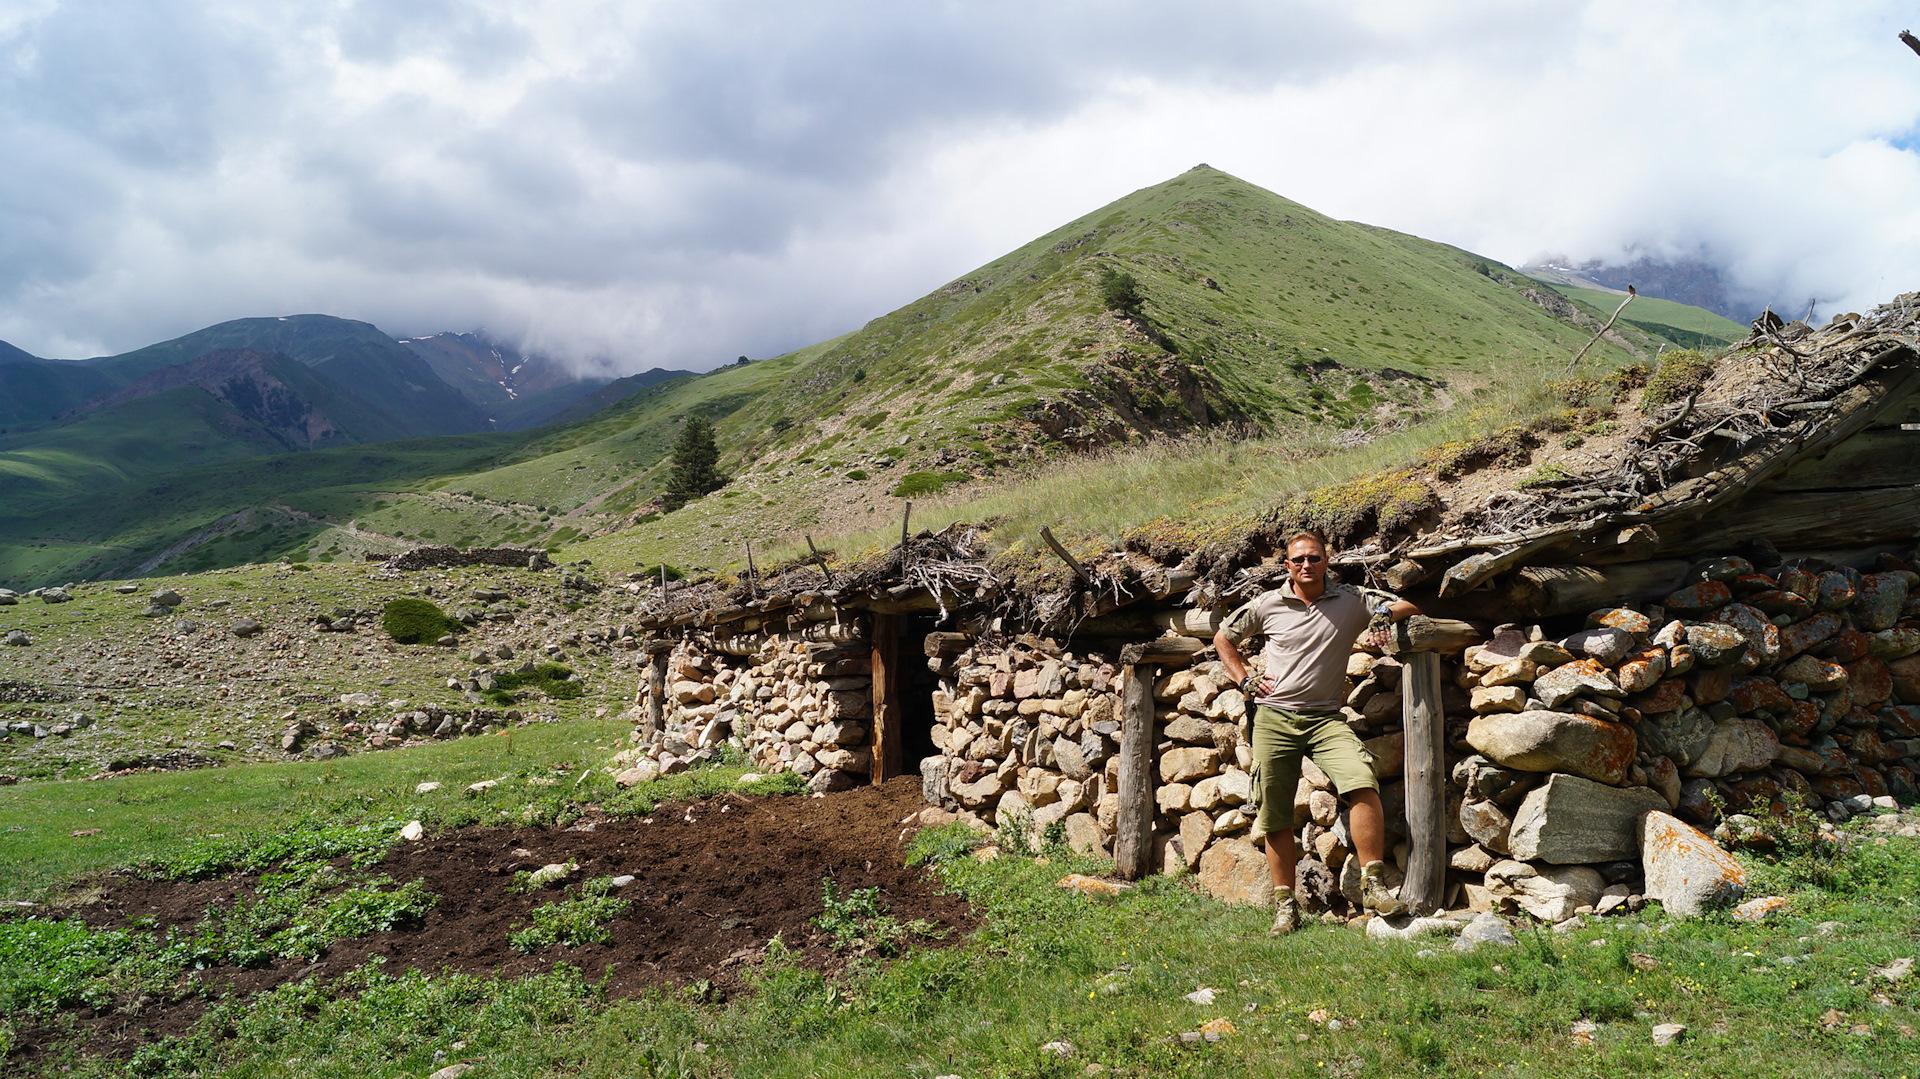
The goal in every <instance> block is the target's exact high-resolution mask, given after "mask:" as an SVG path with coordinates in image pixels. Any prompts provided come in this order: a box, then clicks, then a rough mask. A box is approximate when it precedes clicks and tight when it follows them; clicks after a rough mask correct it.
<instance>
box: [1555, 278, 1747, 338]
mask: <svg viewBox="0 0 1920 1079" xmlns="http://www.w3.org/2000/svg"><path fill="white" fill-rule="evenodd" d="M1553 290H1554V291H1555V292H1558V293H1559V294H1560V295H1562V296H1565V297H1566V298H1568V299H1570V300H1573V301H1574V302H1575V303H1579V304H1582V305H1584V306H1586V307H1588V308H1590V309H1593V310H1595V311H1601V312H1605V314H1607V315H1611V314H1613V312H1614V310H1615V309H1616V308H1618V307H1619V306H1620V301H1621V300H1624V299H1626V298H1627V296H1626V293H1624V292H1602V291H1600V290H1598V289H1585V288H1576V287H1574V286H1572V285H1554V286H1553ZM1620 318H1621V320H1622V321H1625V322H1630V323H1632V324H1633V325H1634V326H1636V327H1638V328H1640V329H1641V330H1644V331H1646V332H1648V333H1651V334H1655V335H1657V336H1660V337H1663V338H1666V339H1667V340H1669V341H1672V342H1673V343H1674V344H1677V345H1679V346H1681V347H1682V348H1702V347H1705V348H1712V347H1715V346H1718V345H1725V344H1730V343H1732V342H1734V341H1738V340H1740V339H1741V338H1742V337H1745V336H1746V335H1747V328H1746V327H1745V326H1742V325H1740V324H1739V323H1738V322H1735V321H1733V320H1732V319H1730V318H1727V317H1725V316H1722V315H1717V314H1715V313H1713V312H1712V311H1708V310H1707V309H1705V308H1703V307H1692V306H1689V305H1687V304H1683V303H1675V302H1674V301H1672V300H1662V299H1659V298H1657V297H1654V296H1646V295H1641V296H1636V297H1634V299H1633V302H1632V303H1630V304H1628V305H1627V309H1626V310H1625V311H1622V312H1621V313H1620Z"/></svg>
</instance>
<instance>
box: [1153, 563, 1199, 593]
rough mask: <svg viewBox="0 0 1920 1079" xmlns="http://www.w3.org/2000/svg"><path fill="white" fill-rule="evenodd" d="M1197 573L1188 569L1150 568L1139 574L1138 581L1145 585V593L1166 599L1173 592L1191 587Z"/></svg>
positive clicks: (1196, 577) (1183, 590)
mask: <svg viewBox="0 0 1920 1079" xmlns="http://www.w3.org/2000/svg"><path fill="white" fill-rule="evenodd" d="M1196 579H1198V574H1196V573H1194V572H1193V571H1192V570H1189V569H1150V570H1146V571H1144V572H1143V573H1141V574H1140V581H1141V583H1142V584H1145V585H1146V586H1147V594H1148V595H1150V596H1152V597H1153V598H1154V599H1166V598H1167V597H1168V596H1171V595H1173V594H1174V593H1175V592H1185V591H1186V590H1187V589H1189V588H1192V587H1193V582H1194V581H1195V580H1196Z"/></svg>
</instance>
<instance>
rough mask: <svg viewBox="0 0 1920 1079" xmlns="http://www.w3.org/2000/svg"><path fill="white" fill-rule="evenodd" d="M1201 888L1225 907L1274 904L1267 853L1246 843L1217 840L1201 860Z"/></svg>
mask: <svg viewBox="0 0 1920 1079" xmlns="http://www.w3.org/2000/svg"><path fill="white" fill-rule="evenodd" d="M1200 887H1201V888H1202V889H1204V890H1205V891H1206V893H1207V894H1208V895H1210V896H1212V897H1214V898H1215V899H1218V900H1220V901H1221V902H1223V903H1242V904H1247V905H1251V906H1259V907H1264V906H1268V905H1270V904H1271V903H1272V902H1273V876H1272V874H1271V873H1270V872H1268V870H1267V855H1266V852H1264V851H1262V850H1260V849H1259V848H1258V847H1255V846H1254V845H1253V844H1252V843H1249V842H1248V841H1246V840H1245V839H1240V838H1237V837H1236V838H1231V839H1216V840H1214V841H1213V844H1212V845H1211V846H1209V847H1208V848H1207V851H1206V853H1205V854H1202V855H1201V856H1200Z"/></svg>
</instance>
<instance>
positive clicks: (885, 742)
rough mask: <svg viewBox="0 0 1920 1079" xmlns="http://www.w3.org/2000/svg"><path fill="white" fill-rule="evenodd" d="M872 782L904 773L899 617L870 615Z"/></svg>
mask: <svg viewBox="0 0 1920 1079" xmlns="http://www.w3.org/2000/svg"><path fill="white" fill-rule="evenodd" d="M870 689H871V696H872V700H873V770H872V773H871V774H872V776H873V781H874V783H876V784H879V783H885V782H886V781H887V780H889V779H892V778H893V777H894V776H897V775H899V774H900V773H901V772H902V771H904V770H905V767H906V762H905V759H904V758H905V756H906V746H905V734H904V732H902V731H901V729H900V616H899V615H897V614H876V615H874V616H873V685H872V686H871V687H870Z"/></svg>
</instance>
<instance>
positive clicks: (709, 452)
mask: <svg viewBox="0 0 1920 1079" xmlns="http://www.w3.org/2000/svg"><path fill="white" fill-rule="evenodd" d="M719 463H720V446H719V444H717V443H716V442H714V440H713V425H712V424H711V423H708V422H707V421H706V420H705V419H703V418H701V417H699V416H689V417H687V423H686V426H684V427H682V428H680V439H679V441H677V442H675V443H674V444H673V471H672V472H670V473H669V474H668V475H667V489H666V490H665V491H664V492H662V493H661V495H660V507H661V509H663V510H665V511H666V512H668V513H672V512H673V511H674V510H677V509H679V508H680V507H681V506H684V505H686V504H687V503H689V502H692V501H693V500H694V499H696V498H699V497H700V496H702V495H705V494H708V493H710V492H713V491H718V490H719V489H720V488H722V487H725V486H726V485H727V477H725V476H722V475H721V474H720V472H719V470H718V468H716V467H715V466H717V465H718V464H719Z"/></svg>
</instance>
